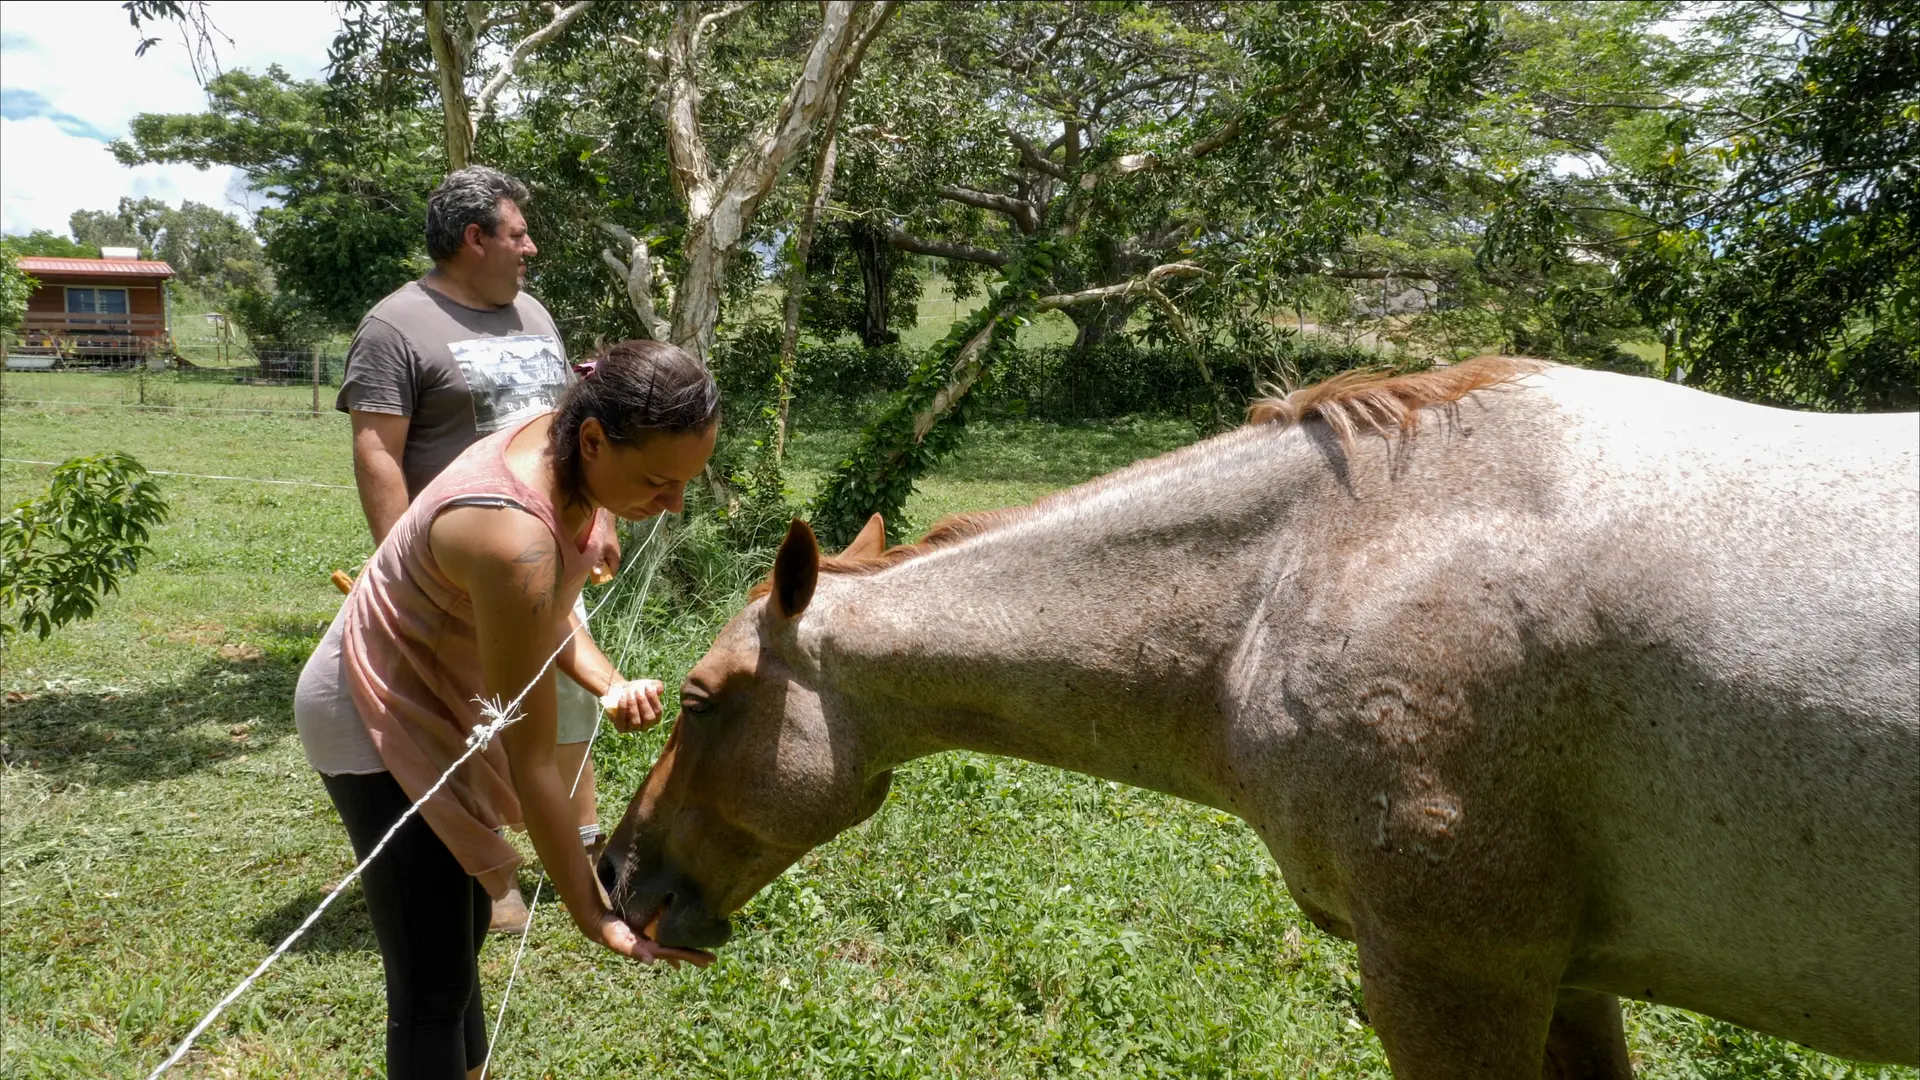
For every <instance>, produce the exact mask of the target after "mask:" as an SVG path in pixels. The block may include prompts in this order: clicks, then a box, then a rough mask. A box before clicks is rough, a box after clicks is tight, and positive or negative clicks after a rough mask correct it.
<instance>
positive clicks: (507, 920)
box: [487, 885, 532, 934]
mask: <svg viewBox="0 0 1920 1080" xmlns="http://www.w3.org/2000/svg"><path fill="white" fill-rule="evenodd" d="M531 917H532V916H530V915H529V914H528V912H527V901H526V898H525V897H522V896H521V895H520V887H519V886H518V885H516V886H514V887H513V891H512V892H510V893H508V894H507V895H506V896H504V897H501V898H500V899H498V900H495V901H494V902H493V920H492V921H491V922H489V923H488V924H487V933H489V934H524V933H526V932H527V920H528V919H529V918H531Z"/></svg>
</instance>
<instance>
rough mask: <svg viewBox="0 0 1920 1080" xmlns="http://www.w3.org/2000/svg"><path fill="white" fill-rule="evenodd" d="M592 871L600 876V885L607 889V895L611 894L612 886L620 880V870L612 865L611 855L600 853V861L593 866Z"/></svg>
mask: <svg viewBox="0 0 1920 1080" xmlns="http://www.w3.org/2000/svg"><path fill="white" fill-rule="evenodd" d="M594 871H595V873H597V874H599V876H600V887H601V888H603V889H605V890H607V895H608V896H612V895H613V887H614V886H615V885H617V884H619V882H620V871H619V870H618V869H617V868H616V867H615V866H614V865H613V857H612V856H610V855H601V856H600V862H599V864H598V865H596V866H595V867H594Z"/></svg>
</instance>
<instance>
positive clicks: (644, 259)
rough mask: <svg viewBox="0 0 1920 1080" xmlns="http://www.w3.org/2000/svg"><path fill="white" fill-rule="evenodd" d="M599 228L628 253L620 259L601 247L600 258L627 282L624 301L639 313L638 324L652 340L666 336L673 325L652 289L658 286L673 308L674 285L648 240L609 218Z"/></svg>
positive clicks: (669, 307) (661, 339)
mask: <svg viewBox="0 0 1920 1080" xmlns="http://www.w3.org/2000/svg"><path fill="white" fill-rule="evenodd" d="M600 231H601V232H604V233H606V234H607V235H608V236H610V237H612V238H613V240H614V242H615V243H618V244H623V245H625V246H626V249H627V257H626V259H625V260H622V259H621V258H620V256H618V255H615V254H614V253H613V249H612V248H601V249H600V260H601V261H602V262H604V263H606V264H607V265H608V266H611V267H613V269H614V271H615V272H616V273H618V274H619V275H620V278H621V280H622V281H623V282H625V283H626V286H627V302H628V303H630V304H632V305H633V311H634V314H636V315H638V316H639V317H640V325H641V328H642V329H643V330H645V331H646V334H647V336H648V337H651V338H652V339H653V340H655V341H667V340H669V338H668V334H669V332H670V331H671V330H672V325H671V324H670V323H669V322H668V321H667V319H666V318H665V317H664V316H662V315H661V314H660V313H659V312H658V310H657V309H656V308H655V306H654V302H653V293H654V290H655V289H656V288H657V289H659V291H660V294H661V299H662V300H664V301H665V307H666V308H667V309H668V310H669V311H671V310H672V309H673V286H672V284H671V283H669V282H668V281H667V279H666V270H665V268H664V267H662V266H661V265H660V264H659V263H656V262H654V261H653V259H652V257H651V253H650V252H649V251H648V250H647V242H646V241H645V240H641V239H637V238H635V237H634V235H633V234H632V233H629V232H628V231H627V230H625V229H623V228H621V227H620V226H618V225H615V224H614V223H612V222H610V221H603V222H600Z"/></svg>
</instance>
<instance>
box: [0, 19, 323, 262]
mask: <svg viewBox="0 0 1920 1080" xmlns="http://www.w3.org/2000/svg"><path fill="white" fill-rule="evenodd" d="M208 7H209V9H210V10H211V11H212V14H213V21H214V24H215V25H216V26H218V27H219V29H220V30H221V31H222V32H223V33H224V34H226V35H227V36H228V37H230V38H232V42H231V43H228V42H226V41H221V42H219V49H218V55H219V62H220V65H221V67H222V68H236V67H238V68H247V69H249V70H254V71H258V70H262V69H264V68H265V67H266V66H267V65H268V64H275V63H277V64H279V65H280V66H282V67H284V68H286V69H287V71H288V72H289V73H291V74H293V75H295V76H296V77H302V78H312V77H316V76H318V75H319V74H320V73H321V69H322V68H323V67H324V66H325V64H326V58H327V46H328V44H330V43H331V41H332V39H333V33H334V29H335V27H336V26H338V24H339V13H338V11H337V9H336V7H335V5H334V4H331V3H323V2H319V0H277V2H267V0H214V2H213V3H211V4H209V5H208ZM149 33H151V34H157V35H159V36H160V38H161V40H160V42H159V43H158V44H156V45H155V46H153V47H152V48H151V49H149V50H147V54H146V55H145V56H142V57H138V58H136V57H135V56H134V55H133V50H134V46H135V45H137V44H138V43H139V39H140V35H139V34H138V33H137V32H135V31H134V29H133V28H132V27H131V26H129V25H128V23H127V16H126V12H124V11H122V10H121V8H120V4H119V2H118V0H79V2H49V0H0V231H5V232H7V233H25V232H31V231H32V230H34V229H51V230H52V231H54V232H57V233H63V234H64V233H65V232H66V231H67V218H68V216H69V215H71V214H72V213H73V212H74V211H75V210H110V209H112V208H113V207H114V206H115V205H116V204H118V203H119V201H120V198H121V196H125V195H131V196H134V197H136V198H140V197H148V196H151V197H153V198H157V199H163V200H165V201H167V202H169V203H173V204H175V205H178V204H179V203H180V202H181V201H182V200H184V199H191V200H193V201H194V202H200V203H206V204H208V205H211V206H217V207H220V208H221V209H224V210H233V211H243V212H244V211H246V210H249V209H251V208H252V206H253V205H254V204H256V203H257V202H258V197H257V196H252V195H250V194H249V193H248V192H247V190H246V185H245V184H244V182H242V181H241V180H240V179H239V177H238V176H237V174H235V173H234V171H233V170H231V169H226V168H215V169H209V170H206V171H205V172H202V171H200V170H198V169H195V168H193V167H192V166H191V165H142V166H139V167H138V168H131V169H130V168H127V167H125V166H123V165H121V164H120V163H119V162H117V161H115V160H114V159H113V155H112V154H111V153H109V152H108V151H107V149H106V144H107V143H108V142H109V141H110V140H112V139H116V138H120V137H121V136H124V135H125V134H126V133H127V124H128V122H129V121H130V120H132V119H133V117H134V116H135V115H137V114H139V113H142V112H199V111H200V110H202V109H203V108H205V106H206V95H205V94H204V93H203V92H202V91H201V89H200V86H199V84H198V83H197V82H195V80H194V76H193V70H192V67H191V65H190V64H189V63H188V58H187V51H186V49H185V47H184V46H183V45H182V44H181V42H180V40H179V36H178V34H177V32H175V31H174V30H173V29H172V28H171V27H164V26H163V27H160V28H158V29H156V30H152V31H149Z"/></svg>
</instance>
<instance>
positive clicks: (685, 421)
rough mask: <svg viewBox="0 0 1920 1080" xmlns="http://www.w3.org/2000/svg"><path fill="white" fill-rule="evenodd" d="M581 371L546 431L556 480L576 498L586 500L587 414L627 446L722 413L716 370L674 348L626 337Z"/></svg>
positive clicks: (695, 427) (697, 427) (693, 427)
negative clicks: (583, 429) (583, 440)
mask: <svg viewBox="0 0 1920 1080" xmlns="http://www.w3.org/2000/svg"><path fill="white" fill-rule="evenodd" d="M576 370H578V371H579V372H580V373H581V376H580V378H579V379H577V380H575V381H574V384H573V385H572V386H569V387H567V392H566V393H565V394H563V395H561V398H560V405H559V408H558V410H557V411H556V412H555V413H554V417H553V426H552V427H551V428H550V429H548V431H547V452H548V453H550V454H552V455H553V473H554V477H555V478H556V479H557V480H558V481H559V482H560V493H561V495H562V496H563V497H564V498H565V499H566V500H567V501H569V502H585V501H586V495H587V491H586V487H587V485H586V476H585V474H584V473H583V472H582V471H581V467H580V425H581V424H583V423H585V422H586V420H587V418H588V417H592V418H593V419H595V420H598V421H600V427H601V428H602V429H604V430H605V431H606V433H607V438H609V439H612V440H613V441H614V442H621V443H639V442H641V441H642V440H644V439H645V438H646V437H647V436H649V435H652V434H655V433H662V432H664V433H670V434H671V433H680V432H687V431H702V430H705V429H706V428H707V426H708V425H710V424H712V423H714V422H715V421H716V420H718V419H719V418H720V388H719V387H718V386H716V385H714V382H713V373H712V372H709V371H708V370H707V369H706V366H705V365H704V364H702V363H700V361H698V360H695V359H694V358H693V357H692V356H689V355H688V354H687V353H686V352H684V351H682V350H680V349H678V348H676V347H674V346H672V345H666V344H662V343H661V342H658V341H642V340H636V341H622V342H620V343H618V344H616V345H609V346H607V347H606V348H604V349H602V350H601V351H600V352H599V354H598V355H596V356H595V357H594V358H593V359H592V360H589V361H587V362H586V363H584V364H581V365H580V366H579V367H578V368H577V369H576Z"/></svg>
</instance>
